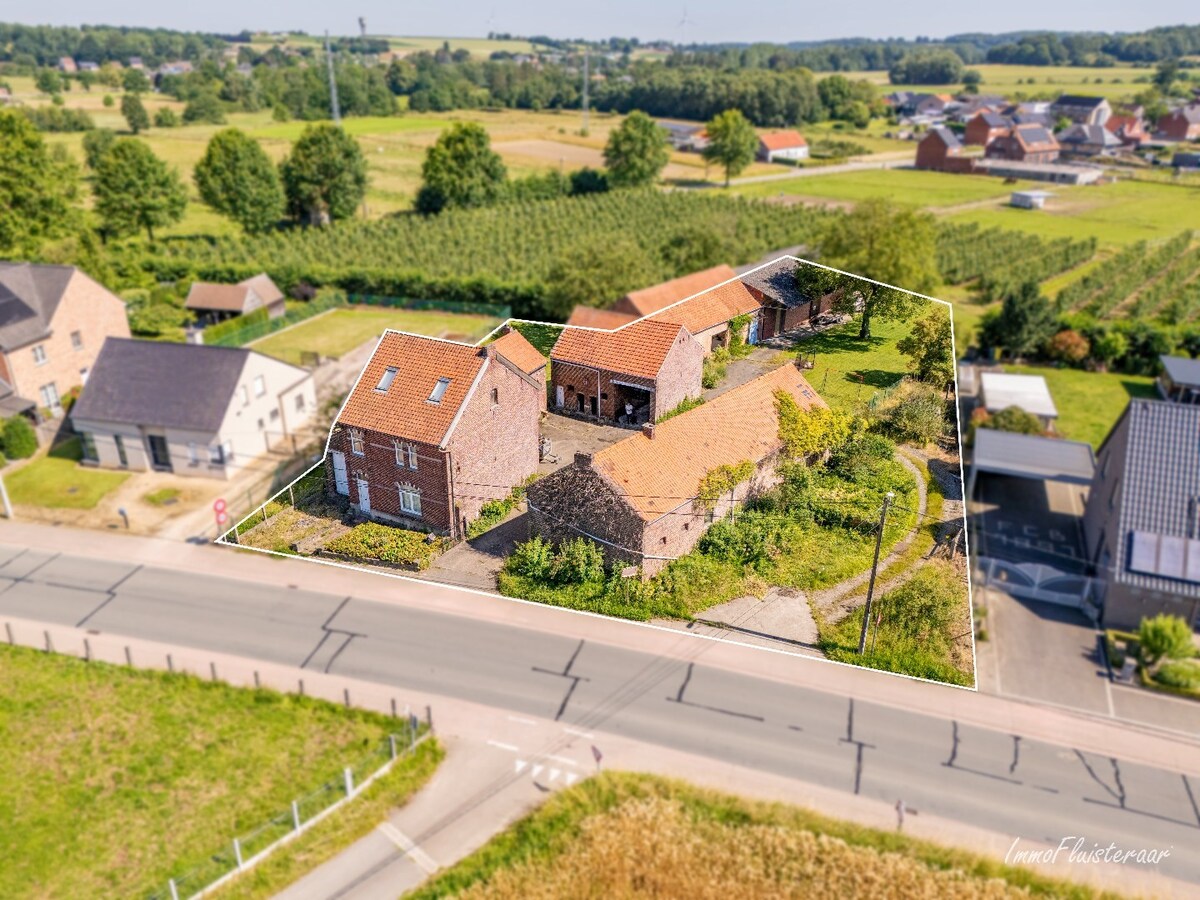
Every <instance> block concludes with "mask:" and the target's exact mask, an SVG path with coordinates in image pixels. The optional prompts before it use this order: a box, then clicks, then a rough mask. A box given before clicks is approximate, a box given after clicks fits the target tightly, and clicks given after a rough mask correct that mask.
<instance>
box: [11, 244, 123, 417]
mask: <svg viewBox="0 0 1200 900" xmlns="http://www.w3.org/2000/svg"><path fill="white" fill-rule="evenodd" d="M110 337H117V338H119V337H129V321H128V319H126V317H125V303H124V301H123V300H121V298H120V297H118V296H117V295H116V294H114V293H112V292H111V291H109V290H108V289H107V288H105V287H104V286H103V285H101V284H99V283H98V282H96V281H93V280H92V279H91V278H89V277H88V276H87V275H85V274H84V273H83V272H82V271H80V270H79V269H77V268H75V267H74V266H47V265H38V264H34V263H14V262H0V379H2V380H3V381H4V383H5V384H6V385H7V386H8V390H9V391H10V392H11V397H12V398H17V399H19V401H20V402H21V404H22V405H24V404H26V403H31V404H33V405H35V406H36V407H39V408H41V409H45V410H49V412H50V414H51V415H55V416H57V415H60V414H61V413H62V398H63V396H64V395H66V393H67V392H68V391H70V390H71V389H72V388H74V387H78V386H79V385H81V384H83V383H84V382H85V381H87V379H88V375H89V373H90V372H91V370H92V368H93V367H94V365H95V363H96V357H97V355H98V354H99V353H100V348H101V346H102V345H103V344H104V340H105V338H110ZM13 402H16V401H13ZM26 408H28V407H26Z"/></svg>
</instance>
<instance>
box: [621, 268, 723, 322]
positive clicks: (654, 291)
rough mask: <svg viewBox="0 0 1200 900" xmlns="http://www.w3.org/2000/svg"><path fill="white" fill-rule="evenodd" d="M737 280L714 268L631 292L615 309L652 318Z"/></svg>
mask: <svg viewBox="0 0 1200 900" xmlns="http://www.w3.org/2000/svg"><path fill="white" fill-rule="evenodd" d="M735 278H737V273H736V272H735V271H733V269H731V268H729V266H726V265H720V266H713V267H712V268H711V269H704V270H703V271H701V272H693V273H692V274H690V275H684V276H682V277H680V278H672V279H671V280H670V281H664V282H663V283H662V284H656V285H652V286H651V287H647V288H642V289H641V290H637V291H630V292H629V293H628V294H626V295H625V296H624V297H622V298H621V299H620V300H618V301H617V302H616V303H614V304H613V305H612V309H613V311H615V312H621V313H626V314H627V315H631V316H633V317H635V318H639V319H640V318H641V317H642V316H649V315H652V314H654V313H656V312H659V311H660V310H663V309H666V308H667V307H668V306H670V305H672V304H673V303H678V302H679V301H680V300H686V299H688V298H689V297H694V296H695V295H696V294H699V293H700V292H702V291H706V290H708V289H709V288H712V287H716V286H717V285H718V284H724V283H725V282H726V281H732V280H733V279H735Z"/></svg>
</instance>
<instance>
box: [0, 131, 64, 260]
mask: <svg viewBox="0 0 1200 900" xmlns="http://www.w3.org/2000/svg"><path fill="white" fill-rule="evenodd" d="M78 193H79V170H78V168H77V167H76V165H75V164H74V163H73V162H71V160H70V159H69V158H68V157H67V156H66V154H65V153H64V152H61V150H58V152H54V151H52V150H51V149H50V148H49V147H47V146H46V142H45V141H44V140H42V136H41V135H40V134H38V132H37V129H35V128H34V127H33V124H32V123H31V122H30V121H29V119H27V118H26V117H25V116H24V115H22V114H21V113H19V112H17V111H15V110H0V256H6V257H12V256H17V257H23V256H30V255H32V254H33V253H34V252H36V250H37V248H38V247H39V246H40V245H41V243H42V242H43V241H45V240H54V239H57V238H61V237H65V236H67V235H68V234H70V233H71V232H72V231H73V230H75V228H76V227H77V225H78V210H77V209H76V207H75V205H74V204H75V200H76V198H77V196H78Z"/></svg>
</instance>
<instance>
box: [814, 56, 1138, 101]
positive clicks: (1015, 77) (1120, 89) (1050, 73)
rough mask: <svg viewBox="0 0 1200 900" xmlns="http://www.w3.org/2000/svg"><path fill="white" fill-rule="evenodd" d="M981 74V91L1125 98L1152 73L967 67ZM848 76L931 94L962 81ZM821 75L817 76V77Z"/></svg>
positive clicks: (950, 89)
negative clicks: (907, 82) (892, 80)
mask: <svg viewBox="0 0 1200 900" xmlns="http://www.w3.org/2000/svg"><path fill="white" fill-rule="evenodd" d="M966 68H968V69H975V70H976V71H978V72H979V73H980V74H981V75H982V76H983V83H982V84H981V85H980V87H979V92H980V93H982V94H993V93H995V94H1016V93H1023V94H1026V95H1028V96H1030V97H1033V96H1042V95H1045V96H1046V97H1054V96H1057V95H1058V94H1091V95H1093V96H1096V97H1108V98H1109V99H1110V100H1116V99H1120V98H1122V97H1128V96H1131V95H1132V94H1136V93H1137V92H1138V91H1140V90H1143V89H1144V88H1145V86H1146V84H1147V83H1148V82H1149V80H1150V77H1151V76H1152V75H1153V74H1154V69H1153V68H1137V67H1134V66H1113V67H1112V68H1111V69H1091V68H1077V67H1074V66H1007V65H992V64H981V65H973V66H967V67H966ZM843 74H844V75H845V76H846V77H847V78H865V79H866V80H867V81H870V82H872V83H874V84H878V85H881V86H883V88H884V90H885V91H887V90H918V91H928V92H930V93H943V92H957V91H960V90H962V85H961V84H940V85H895V86H892V85H890V84H889V83H888V74H887V72H883V71H870V72H845V73H843ZM818 77H820V76H818Z"/></svg>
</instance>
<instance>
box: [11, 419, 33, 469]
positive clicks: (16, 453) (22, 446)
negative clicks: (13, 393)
mask: <svg viewBox="0 0 1200 900" xmlns="http://www.w3.org/2000/svg"><path fill="white" fill-rule="evenodd" d="M3 450H4V455H5V456H7V457H8V458H9V459H28V458H29V457H31V456H33V454H35V453H37V432H35V431H34V430H33V426H32V425H30V424H29V420H28V419H26V418H25V417H24V416H21V415H16V416H13V417H12V418H10V419H6V420H5V422H4V431H3Z"/></svg>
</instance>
